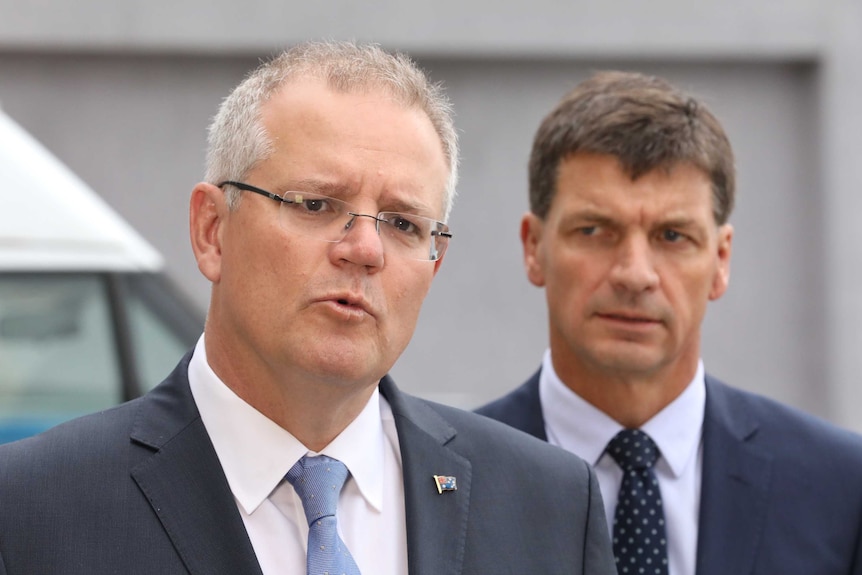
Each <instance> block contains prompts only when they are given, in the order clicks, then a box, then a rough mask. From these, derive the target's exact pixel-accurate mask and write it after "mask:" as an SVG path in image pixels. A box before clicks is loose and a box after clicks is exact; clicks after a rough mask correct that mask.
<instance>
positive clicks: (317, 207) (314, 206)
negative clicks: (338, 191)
mask: <svg viewBox="0 0 862 575" xmlns="http://www.w3.org/2000/svg"><path fill="white" fill-rule="evenodd" d="M302 204H303V205H304V206H305V209H306V210H308V211H309V212H319V211H321V210H324V209H325V208H326V205H327V204H326V200H322V199H320V198H308V199H307V200H305V201H304V202H302Z"/></svg>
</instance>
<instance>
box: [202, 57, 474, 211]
mask: <svg viewBox="0 0 862 575" xmlns="http://www.w3.org/2000/svg"><path fill="white" fill-rule="evenodd" d="M297 78H314V79H320V80H323V81H324V82H326V84H327V86H328V87H329V88H330V89H332V90H335V91H337V92H342V93H350V92H358V91H366V90H382V91H384V92H385V93H387V94H388V95H390V96H392V97H393V98H395V100H396V101H397V102H399V103H400V104H403V105H404V106H405V107H408V108H411V107H417V108H419V109H421V110H422V111H423V112H425V114H427V116H428V118H429V120H431V124H432V125H433V126H434V130H435V131H436V132H437V135H438V136H439V138H440V143H441V145H442V148H443V154H444V155H445V157H446V161H447V163H448V165H449V179H448V181H447V182H446V190H445V198H444V206H443V208H444V221H445V220H447V219H448V217H449V213H450V212H451V210H452V204H453V202H454V199H455V187H456V184H457V182H458V135H457V133H456V131H455V126H454V124H453V121H452V105H451V103H450V101H449V99H448V98H447V96H446V95H445V93H444V91H443V88H442V87H441V86H440V84H436V83H432V82H431V81H430V80H429V78H428V76H427V75H426V74H425V72H423V71H422V70H421V69H420V68H419V67H418V66H417V65H416V64H415V63H414V62H413V61H412V60H410V58H409V57H407V56H406V55H404V54H401V53H395V54H390V53H388V52H385V51H384V50H382V49H381V48H380V47H379V46H377V45H375V44H366V45H357V44H353V43H350V42H307V43H303V44H299V45H297V46H294V47H293V48H290V49H289V50H287V51H285V52H283V53H282V54H280V55H279V56H277V57H275V58H273V59H272V60H270V61H269V62H266V63H264V64H263V65H261V66H259V67H258V68H257V69H255V70H254V71H252V72H251V73H250V74H249V75H248V76H247V77H246V78H245V80H243V81H242V82H241V83H240V84H239V86H237V87H236V88H235V89H234V91H233V92H231V94H230V95H229V96H228V97H227V98H225V100H224V101H223V102H222V104H221V106H220V107H219V110H218V113H217V114H216V116H215V118H214V119H213V121H212V123H211V124H210V127H209V149H208V151H207V169H206V181H208V182H210V183H212V184H215V185H218V184H219V183H221V182H223V181H225V180H239V181H241V180H242V179H243V178H244V177H245V175H246V174H247V173H248V172H249V171H250V170H251V169H252V168H253V167H254V166H255V165H256V164H257V163H258V162H261V161H263V160H265V159H266V158H267V157H268V156H269V155H270V154H271V153H272V151H273V144H272V141H271V139H270V136H269V134H267V132H266V129H265V128H264V126H263V122H262V120H261V107H262V105H263V104H264V103H265V102H266V101H267V100H268V99H269V98H270V97H271V96H272V95H273V94H274V93H275V92H277V91H278V90H279V89H280V88H282V87H283V86H284V85H285V84H287V83H288V82H289V81H291V80H294V79H297ZM225 195H226V199H227V204H228V207H229V208H230V209H235V208H236V206H237V205H238V203H239V191H238V190H235V189H233V187H229V188H228V189H227V190H226V192H225Z"/></svg>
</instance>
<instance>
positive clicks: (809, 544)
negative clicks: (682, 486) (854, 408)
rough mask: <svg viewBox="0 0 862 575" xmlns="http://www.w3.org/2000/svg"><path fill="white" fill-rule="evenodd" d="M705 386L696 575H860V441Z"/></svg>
mask: <svg viewBox="0 0 862 575" xmlns="http://www.w3.org/2000/svg"><path fill="white" fill-rule="evenodd" d="M706 385H707V399H706V411H705V417H704V424H703V482H702V492H701V510H700V533H699V544H698V575H718V574H719V573H729V572H733V573H763V574H766V573H783V574H800V575H801V574H804V573H818V574H821V575H831V574H835V575H838V574H839V573H842V574H846V573H862V563H860V561H862V557H860V553H859V552H860V536H862V535H860V533H862V438H860V437H859V436H858V435H856V434H855V433H852V432H849V431H847V430H843V429H840V428H838V427H836V426H834V425H831V424H829V423H827V422H825V421H823V420H821V419H819V418H816V417H814V416H811V415H809V414H806V413H804V412H802V411H799V410H796V409H794V408H791V407H788V406H786V405H782V404H780V403H778V402H776V401H773V400H770V399H767V398H765V397H762V396H759V395H756V394H753V393H749V392H746V391H742V390H740V389H736V388H733V387H730V386H728V385H726V384H724V383H722V382H720V381H718V380H717V379H715V378H713V377H710V376H707V380H706Z"/></svg>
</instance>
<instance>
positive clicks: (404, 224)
mask: <svg viewBox="0 0 862 575" xmlns="http://www.w3.org/2000/svg"><path fill="white" fill-rule="evenodd" d="M386 223H387V224H389V225H390V226H392V227H393V228H394V229H395V230H397V231H399V232H401V233H404V234H407V235H421V234H422V226H421V225H420V224H419V223H418V222H417V221H415V220H414V219H413V218H409V216H406V215H404V214H388V217H387V218H386Z"/></svg>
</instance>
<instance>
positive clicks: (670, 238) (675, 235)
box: [661, 229, 685, 243]
mask: <svg viewBox="0 0 862 575" xmlns="http://www.w3.org/2000/svg"><path fill="white" fill-rule="evenodd" d="M661 239H663V240H664V241H666V242H670V243H677V242H680V241H682V240H684V239H685V236H684V235H682V234H681V233H679V232H678V231H676V230H670V229H668V230H664V231H662V233H661Z"/></svg>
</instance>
